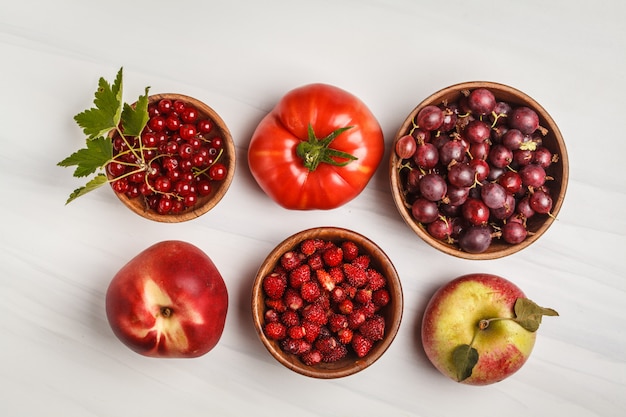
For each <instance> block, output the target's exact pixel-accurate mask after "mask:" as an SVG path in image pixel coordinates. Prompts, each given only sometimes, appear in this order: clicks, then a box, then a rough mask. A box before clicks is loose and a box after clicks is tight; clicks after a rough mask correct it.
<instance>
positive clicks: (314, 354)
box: [300, 349, 322, 366]
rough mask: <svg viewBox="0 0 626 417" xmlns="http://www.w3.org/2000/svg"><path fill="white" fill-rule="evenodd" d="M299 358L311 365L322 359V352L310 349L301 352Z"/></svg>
mask: <svg viewBox="0 0 626 417" xmlns="http://www.w3.org/2000/svg"><path fill="white" fill-rule="evenodd" d="M300 359H301V360H302V362H304V364H305V365H308V366H313V365H317V364H318V363H320V362H321V361H322V354H321V353H320V351H319V350H316V349H311V350H309V351H308V352H305V353H303V354H302V356H301V357H300Z"/></svg>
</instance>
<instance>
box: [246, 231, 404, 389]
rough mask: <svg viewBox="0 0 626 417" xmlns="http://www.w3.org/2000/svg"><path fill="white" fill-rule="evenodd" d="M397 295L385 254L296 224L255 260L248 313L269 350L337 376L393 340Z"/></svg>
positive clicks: (351, 237) (295, 365)
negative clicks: (300, 228)
mask: <svg viewBox="0 0 626 417" xmlns="http://www.w3.org/2000/svg"><path fill="white" fill-rule="evenodd" d="M402 310H403V295H402V287H401V284H400V279H399V277H398V274H397V272H396V270H395V268H394V266H393V264H392V262H391V260H390V259H389V258H388V257H387V255H386V254H385V253H384V252H383V250H382V249H381V248H380V247H379V246H377V245H376V244H375V243H374V242H372V241H371V240H369V239H368V238H366V237H365V236H363V235H361V234H359V233H357V232H354V231H351V230H348V229H343V228H337V227H320V228H313V229H308V230H303V231H301V232H299V233H296V234H294V235H292V236H290V237H288V238H287V239H285V240H284V241H283V242H281V243H280V244H279V245H278V246H276V248H274V250H273V251H272V252H270V254H269V255H268V256H267V258H266V259H265V260H264V261H263V263H262V265H261V267H260V268H259V270H258V272H257V274H256V277H255V281H254V285H253V290H252V316H253V321H254V325H255V328H256V331H257V334H258V336H259V338H260V340H261V342H262V343H263V345H264V346H265V348H266V349H267V350H268V351H269V353H270V354H271V355H272V356H273V357H274V358H275V359H276V360H277V361H278V362H279V363H281V364H282V365H284V366H285V367H286V368H288V369H290V370H292V371H294V372H297V373H299V374H301V375H305V376H308V377H312V378H321V379H330V378H340V377H345V376H349V375H352V374H354V373H357V372H359V371H361V370H363V369H365V368H367V367H369V366H370V365H372V364H373V363H374V362H376V361H377V360H378V359H379V358H380V357H381V356H382V355H383V354H384V352H385V351H386V350H387V349H388V348H389V346H390V345H391V343H392V341H393V340H394V338H395V336H396V334H397V332H398V329H399V327H400V322H401V319H402Z"/></svg>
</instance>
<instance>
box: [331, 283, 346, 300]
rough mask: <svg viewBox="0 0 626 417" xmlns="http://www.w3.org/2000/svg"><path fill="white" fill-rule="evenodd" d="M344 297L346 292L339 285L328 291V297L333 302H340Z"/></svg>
mask: <svg viewBox="0 0 626 417" xmlns="http://www.w3.org/2000/svg"><path fill="white" fill-rule="evenodd" d="M346 297H347V295H346V292H345V291H344V290H343V288H341V287H335V288H333V290H332V291H331V292H330V299H331V301H332V302H334V303H340V302H341V301H343V300H345V299H346Z"/></svg>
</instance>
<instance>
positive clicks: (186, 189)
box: [106, 94, 235, 223]
mask: <svg viewBox="0 0 626 417" xmlns="http://www.w3.org/2000/svg"><path fill="white" fill-rule="evenodd" d="M148 117H149V119H148V122H147V124H146V127H145V128H144V130H143V132H142V133H141V135H140V136H138V137H121V136H120V134H119V132H117V131H114V132H112V133H111V139H112V142H113V159H112V161H111V162H110V163H109V164H108V165H107V167H106V173H107V177H108V179H109V182H110V183H111V187H112V188H113V190H114V191H115V194H116V195H117V197H118V198H119V199H120V200H121V201H122V202H123V203H124V204H125V205H126V206H127V207H128V208H129V209H131V210H132V211H133V212H135V213H137V214H139V215H140V216H142V217H144V218H147V219H149V220H154V221H158V222H164V223H177V222H183V221H187V220H192V219H195V218H197V217H200V216H201V215H203V214H205V213H206V212H208V211H209V210H211V209H212V208H213V207H215V206H216V205H217V204H218V203H219V202H220V200H221V199H222V198H223V197H224V195H225V194H226V191H227V190H228V188H229V187H230V184H231V182H232V179H233V176H234V172H235V146H234V143H233V140H232V137H231V134H230V131H229V130H228V127H227V126H226V124H225V123H224V121H223V120H222V118H221V117H220V116H219V115H218V114H217V113H216V112H215V111H214V110H213V109H212V108H211V107H209V106H207V105H206V104H204V103H203V102H201V101H199V100H197V99H195V98H192V97H188V96H185V95H182V94H155V95H151V96H149V97H148Z"/></svg>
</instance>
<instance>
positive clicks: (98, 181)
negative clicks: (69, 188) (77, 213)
mask: <svg viewBox="0 0 626 417" xmlns="http://www.w3.org/2000/svg"><path fill="white" fill-rule="evenodd" d="M106 183H107V177H106V175H104V174H98V175H96V176H95V177H94V178H93V179H91V180H90V181H89V182H87V184H85V186H83V187H80V188H77V189H75V190H74V192H73V193H72V194H70V197H69V198H68V199H67V201H66V202H65V204H69V203H70V202H72V201H73V200H75V199H76V198H78V197H80V196H81V195H84V194H87V193H88V192H90V191H93V190H95V189H96V188H98V187H100V186H102V185H104V184H106Z"/></svg>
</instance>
